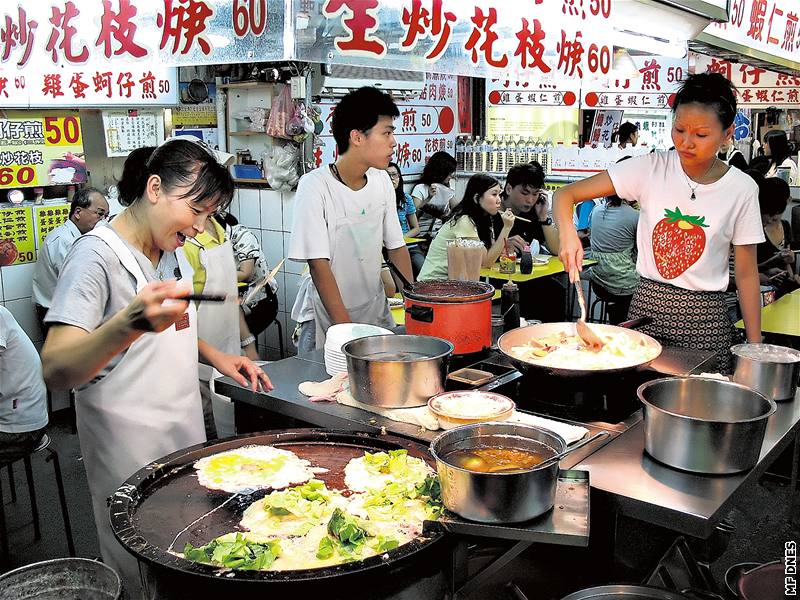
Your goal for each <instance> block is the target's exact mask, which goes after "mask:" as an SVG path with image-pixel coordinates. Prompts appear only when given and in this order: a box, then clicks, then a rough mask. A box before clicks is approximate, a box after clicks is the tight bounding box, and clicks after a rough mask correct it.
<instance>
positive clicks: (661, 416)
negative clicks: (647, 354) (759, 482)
mask: <svg viewBox="0 0 800 600" xmlns="http://www.w3.org/2000/svg"><path fill="white" fill-rule="evenodd" d="M636 393H637V395H638V396H639V400H641V401H642V403H643V404H644V445H645V450H646V451H647V453H648V454H649V455H650V456H652V457H653V458H655V459H656V460H658V461H660V462H662V463H665V464H667V465H669V466H671V467H675V468H678V469H683V470H684V471H693V472H695V473H709V474H715V475H722V474H728V473H738V472H740V471H746V470H747V469H750V468H752V467H753V466H754V465H755V464H756V463H757V462H758V456H759V454H760V453H761V444H762V443H763V441H764V432H765V431H766V427H767V419H768V418H769V416H770V415H771V414H772V413H774V412H775V408H776V407H775V402H774V401H773V400H771V399H769V398H766V397H765V396H764V395H763V394H760V393H758V392H756V391H753V390H751V389H750V388H748V387H745V386H743V385H741V384H738V383H732V382H730V381H722V380H719V379H711V378H704V377H675V378H664V379H655V380H653V381H649V382H647V383H645V384H642V385H641V386H639V389H638V390H637V391H636Z"/></svg>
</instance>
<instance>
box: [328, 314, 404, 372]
mask: <svg viewBox="0 0 800 600" xmlns="http://www.w3.org/2000/svg"><path fill="white" fill-rule="evenodd" d="M393 333H394V332H393V331H390V330H389V329H384V328H383V327H378V326H377V325H369V324H367V323H340V324H339V325H334V326H332V327H331V328H330V329H328V332H327V333H326V334H325V371H327V373H328V375H330V376H331V377H332V376H334V375H338V374H339V373H346V372H347V358H346V357H345V355H344V353H342V346H344V345H345V344H346V343H347V342H349V341H350V340H354V339H356V338H360V337H367V336H369V335H391V334H393Z"/></svg>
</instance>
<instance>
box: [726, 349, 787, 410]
mask: <svg viewBox="0 0 800 600" xmlns="http://www.w3.org/2000/svg"><path fill="white" fill-rule="evenodd" d="M731 353H733V365H734V370H733V380H734V381H735V382H736V383H741V384H742V385H746V386H747V387H749V388H752V389H754V390H756V391H757V392H761V393H762V394H764V395H765V396H766V397H767V398H772V399H773V400H776V401H779V402H780V401H781V400H791V399H792V398H794V394H795V392H796V391H797V380H798V378H800V351H797V350H795V349H793V348H787V347H785V346H775V345H773V344H737V345H736V346H733V347H732V348H731Z"/></svg>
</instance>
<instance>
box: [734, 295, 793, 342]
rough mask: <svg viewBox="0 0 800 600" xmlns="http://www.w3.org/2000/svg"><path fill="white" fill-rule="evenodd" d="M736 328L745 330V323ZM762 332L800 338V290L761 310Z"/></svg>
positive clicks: (742, 322) (737, 324)
mask: <svg viewBox="0 0 800 600" xmlns="http://www.w3.org/2000/svg"><path fill="white" fill-rule="evenodd" d="M736 327H738V328H739V329H744V321H739V322H738V323H736ZM761 332H762V333H777V334H780V335H790V336H793V337H800V290H795V291H793V292H792V293H791V294H786V295H785V296H783V297H781V298H778V299H777V300H776V301H775V302H773V303H772V304H767V305H766V306H765V307H764V308H762V309H761Z"/></svg>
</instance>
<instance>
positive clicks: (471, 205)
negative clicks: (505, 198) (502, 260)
mask: <svg viewBox="0 0 800 600" xmlns="http://www.w3.org/2000/svg"><path fill="white" fill-rule="evenodd" d="M501 189H502V188H501V187H500V182H499V181H497V180H496V179H495V178H494V177H490V176H489V175H483V174H477V175H473V176H472V177H470V179H469V181H468V182H467V187H466V189H465V190H464V199H463V200H461V202H460V203H459V204H458V205H457V206H456V207H455V208H454V209H453V211H452V213H450V219H448V221H447V222H446V223H445V224H444V225H442V228H441V229H440V230H439V233H438V234H437V235H436V237H435V238H434V239H433V241H432V242H431V247H430V249H429V250H428V256H427V258H426V259H425V264H424V265H422V271H420V273H419V278H418V279H419V280H420V281H427V280H431V279H447V242H449V241H450V240H455V239H457V238H462V239H479V240H481V241H482V242H483V245H484V246H486V254H484V257H483V261H482V264H483V266H484V267H491V266H492V265H493V264H494V263H495V261H496V260H497V259H498V258H499V257H500V253H501V252H502V251H503V249H504V248H505V243H506V240H507V239H508V234H509V233H510V232H511V227H512V226H513V224H514V214H513V213H512V212H511V211H510V210H506V211H505V212H503V213H502V226H501V228H500V229H499V230H498V229H497V228H496V226H495V223H494V219H493V218H492V217H493V216H494V215H496V214H497V213H498V212H499V210H500V190H501Z"/></svg>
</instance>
